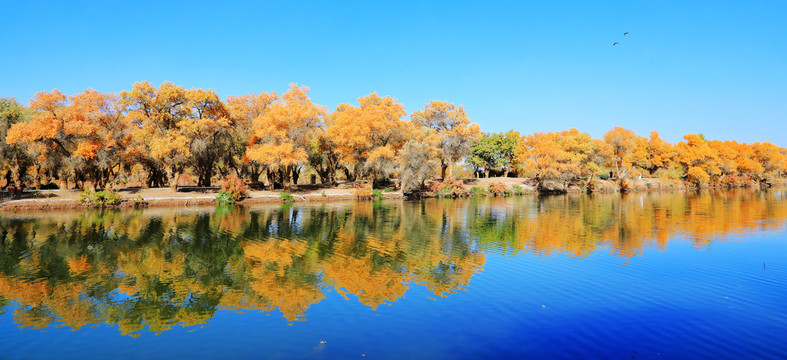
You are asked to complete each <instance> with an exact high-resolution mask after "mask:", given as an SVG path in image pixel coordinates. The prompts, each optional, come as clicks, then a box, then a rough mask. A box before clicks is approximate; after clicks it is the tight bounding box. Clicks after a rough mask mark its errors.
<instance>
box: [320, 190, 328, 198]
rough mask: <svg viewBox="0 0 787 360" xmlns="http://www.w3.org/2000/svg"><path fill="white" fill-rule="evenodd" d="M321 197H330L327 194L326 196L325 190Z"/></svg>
mask: <svg viewBox="0 0 787 360" xmlns="http://www.w3.org/2000/svg"><path fill="white" fill-rule="evenodd" d="M320 195H322V197H326V196H328V195H327V194H325V190H323V191H322V193H321V194H320Z"/></svg>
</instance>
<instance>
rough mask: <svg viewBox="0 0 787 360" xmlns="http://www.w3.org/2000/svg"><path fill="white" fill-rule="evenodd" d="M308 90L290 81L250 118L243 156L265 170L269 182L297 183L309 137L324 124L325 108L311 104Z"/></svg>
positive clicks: (305, 159)
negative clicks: (274, 97)
mask: <svg viewBox="0 0 787 360" xmlns="http://www.w3.org/2000/svg"><path fill="white" fill-rule="evenodd" d="M308 93H309V88H308V87H306V86H302V87H298V86H296V85H295V84H290V89H289V90H288V91H287V92H285V93H284V94H283V95H282V97H281V99H278V100H276V101H274V102H273V103H271V104H270V105H269V106H268V107H267V110H266V111H264V112H263V114H262V115H261V116H258V117H256V118H254V120H253V121H252V130H251V138H250V139H249V142H248V146H247V148H246V157H247V158H248V160H249V161H256V162H258V163H260V164H262V165H263V166H265V167H266V168H267V169H268V179H269V181H270V180H271V179H272V178H275V179H278V181H275V180H274V181H272V183H276V182H279V183H280V184H282V185H283V186H285V187H289V185H290V184H291V183H292V182H294V183H297V182H298V175H299V174H300V168H301V166H302V165H303V164H305V163H307V160H308V153H307V152H308V150H309V147H310V146H311V140H312V139H313V138H314V137H315V136H316V134H317V132H318V131H319V129H320V128H321V127H322V126H323V116H324V115H325V108H324V107H323V106H320V105H317V104H313V103H312V102H311V99H309V96H308Z"/></svg>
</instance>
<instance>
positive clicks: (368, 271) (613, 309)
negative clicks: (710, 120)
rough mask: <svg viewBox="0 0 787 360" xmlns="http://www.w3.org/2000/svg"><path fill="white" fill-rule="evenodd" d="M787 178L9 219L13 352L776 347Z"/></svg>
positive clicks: (618, 353)
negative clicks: (765, 185) (684, 189)
mask: <svg viewBox="0 0 787 360" xmlns="http://www.w3.org/2000/svg"><path fill="white" fill-rule="evenodd" d="M786 224H787V192H785V191H783V190H771V191H765V192H762V191H755V190H739V191H730V192H717V193H701V194H683V193H675V194H669V193H660V194H633V195H626V196H620V195H596V196H587V195H577V196H572V195H569V196H550V197H535V196H532V197H518V198H511V199H494V198H482V199H469V200H424V201H384V202H359V203H329V204H305V205H297V204H296V205H289V206H287V205H284V206H279V205H275V206H254V207H235V208H215V209H214V208H170V209H155V208H151V209H145V210H123V211H74V212H40V213H30V214H2V215H1V216H0V230H1V231H2V238H1V239H0V358H2V359H92V358H99V359H107V358H113V359H125V358H134V359H180V358H183V359H216V358H227V359H257V358H341V359H353V358H358V359H361V358H368V359H408V358H428V359H443V358H470V359H473V358H549V359H554V358H566V359H576V358H599V359H632V358H635V359H659V358H663V359H677V358H681V359H685V358H708V359H719V358H731V359H741V358H758V359H762V358H784V357H787V235H786V234H785V225H786Z"/></svg>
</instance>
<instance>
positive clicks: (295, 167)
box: [289, 165, 301, 185]
mask: <svg viewBox="0 0 787 360" xmlns="http://www.w3.org/2000/svg"><path fill="white" fill-rule="evenodd" d="M289 171H290V172H291V173H292V183H293V184H295V185H298V178H299V177H300V176H301V171H300V170H299V169H298V165H292V166H291V167H290V169H289Z"/></svg>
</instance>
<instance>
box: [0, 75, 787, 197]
mask: <svg viewBox="0 0 787 360" xmlns="http://www.w3.org/2000/svg"><path fill="white" fill-rule="evenodd" d="M308 92H309V89H308V88H307V87H305V86H296V85H294V84H291V85H290V88H289V89H288V90H287V91H286V92H284V93H283V94H281V95H279V94H277V93H275V92H269V93H257V94H249V95H243V96H228V97H227V98H226V99H224V100H222V99H221V98H220V97H219V96H218V95H217V94H216V93H215V92H213V91H212V90H203V89H186V88H184V87H182V86H178V85H175V84H172V83H169V82H166V83H163V84H161V85H160V86H159V87H158V88H156V87H154V86H152V85H151V84H150V83H148V82H139V83H136V84H134V86H133V88H132V89H131V90H130V91H122V92H120V94H111V93H110V94H104V93H100V92H97V91H95V90H90V89H88V90H86V91H84V92H83V93H80V94H76V95H72V96H67V95H65V94H63V93H61V92H60V91H58V90H53V91H51V92H39V93H37V94H36V95H35V96H34V97H33V98H32V99H31V100H30V103H29V106H24V105H22V104H20V103H19V102H18V101H16V100H15V99H13V98H0V137H2V139H0V154H2V159H1V160H2V166H1V167H0V169H2V172H3V173H2V174H0V175H2V177H0V178H1V179H4V180H0V182H3V183H4V185H5V186H8V185H15V186H21V185H23V184H24V185H25V186H27V187H35V188H40V187H42V186H44V187H54V186H57V187H59V188H105V187H125V186H143V187H162V186H167V185H168V186H171V187H176V186H177V185H178V184H191V183H193V184H194V185H198V186H211V185H213V184H214V183H215V181H216V180H217V179H218V178H220V177H223V176H227V175H231V174H232V175H236V176H238V177H239V178H241V179H244V180H245V181H246V182H248V183H249V184H250V185H252V186H257V187H262V186H267V187H269V188H286V187H288V186H289V185H291V184H297V183H304V179H303V177H302V176H301V175H302V174H307V173H308V174H310V175H312V174H313V175H315V178H317V179H319V182H320V183H323V184H330V183H336V182H337V181H356V180H361V179H362V180H376V183H378V184H380V183H384V182H386V181H387V180H388V179H392V178H395V179H399V181H400V185H401V188H402V189H403V190H404V191H417V190H420V189H424V188H425V185H426V184H427V182H428V181H430V180H432V179H444V180H445V179H453V178H455V177H468V176H479V177H480V176H490V175H491V176H519V177H531V178H533V179H534V180H535V182H536V183H537V186H538V188H541V187H542V186H543V185H544V184H545V183H546V182H552V183H558V184H561V186H562V187H563V188H564V189H565V188H567V187H568V186H571V185H575V186H581V187H587V188H592V182H593V181H595V180H596V179H598V178H599V177H600V176H601V177H606V175H607V174H609V173H612V175H613V177H614V178H615V179H616V180H617V181H618V184H620V185H621V186H622V187H625V185H626V181H627V179H630V178H632V177H635V176H636V177H639V176H646V177H660V178H669V179H674V180H683V181H686V182H687V183H690V184H693V185H698V186H705V185H713V186H746V185H756V184H763V183H767V182H769V181H772V180H774V179H777V178H781V177H783V176H784V175H785V172H786V171H787V160H785V156H786V155H785V154H787V149H785V148H780V147H778V146H776V145H774V144H771V143H768V142H756V143H753V144H745V143H738V142H736V141H719V140H707V139H705V137H704V136H703V135H701V134H688V135H686V136H684V140H683V141H681V142H679V143H676V144H671V143H669V142H666V141H664V140H662V139H661V138H660V137H659V134H658V133H657V132H655V131H654V132H652V133H651V134H650V135H649V137H643V136H638V135H637V134H636V133H635V132H634V131H632V130H628V129H624V128H622V127H615V128H614V129H612V130H610V131H609V132H607V133H606V134H604V136H603V138H601V139H594V138H592V137H591V136H590V135H589V134H587V133H583V132H580V131H578V130H576V129H570V130H566V131H559V132H546V133H535V134H530V135H520V134H519V133H518V132H517V131H514V130H512V131H509V132H506V133H487V134H485V133H483V132H482V131H481V128H480V126H479V125H478V124H475V123H472V122H471V120H470V118H469V117H468V115H467V113H466V111H465V109H464V108H463V107H462V106H461V105H460V106H455V105H454V104H452V103H448V102H445V101H432V102H429V103H428V104H426V105H425V106H424V108H423V109H422V110H417V111H413V112H412V113H410V114H407V112H406V111H405V110H404V105H402V104H401V103H399V102H398V101H397V100H396V99H395V98H392V97H390V96H384V97H383V96H379V95H377V94H376V93H372V94H370V95H368V96H365V97H362V98H360V99H358V101H357V103H356V104H341V105H339V106H337V107H336V109H334V110H333V111H328V109H326V108H325V107H324V106H321V105H318V104H315V103H313V102H312V101H311V99H310V98H309V96H308ZM408 118H409V119H408ZM457 164H460V165H457Z"/></svg>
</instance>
